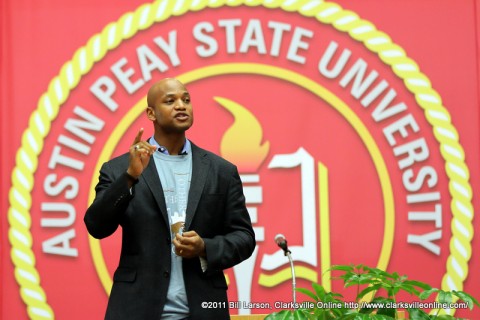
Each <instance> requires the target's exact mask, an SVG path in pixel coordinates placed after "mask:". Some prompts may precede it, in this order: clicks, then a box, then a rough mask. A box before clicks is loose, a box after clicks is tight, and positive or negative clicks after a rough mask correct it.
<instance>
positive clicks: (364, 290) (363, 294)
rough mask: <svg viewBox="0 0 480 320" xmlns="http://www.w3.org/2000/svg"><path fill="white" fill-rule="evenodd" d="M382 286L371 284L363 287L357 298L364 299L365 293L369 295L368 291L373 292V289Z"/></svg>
mask: <svg viewBox="0 0 480 320" xmlns="http://www.w3.org/2000/svg"><path fill="white" fill-rule="evenodd" d="M381 287H382V285H381V284H375V285H373V286H370V287H367V288H365V289H363V290H362V291H360V292H359V293H358V295H357V297H356V300H357V301H358V300H360V299H362V298H363V297H364V296H365V295H367V294H368V293H370V292H372V291H376V290H378V289H380V288H381Z"/></svg>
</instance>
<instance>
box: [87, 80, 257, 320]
mask: <svg viewBox="0 0 480 320" xmlns="http://www.w3.org/2000/svg"><path fill="white" fill-rule="evenodd" d="M147 104H148V107H147V109H146V114H147V117H148V119H149V120H150V121H152V123H153V128H154V134H153V136H152V137H151V138H149V139H148V140H147V141H142V139H141V138H142V134H143V129H140V130H139V132H138V134H137V135H136V137H135V139H134V141H133V144H132V145H131V146H130V150H129V152H128V153H126V154H124V155H122V156H120V157H117V158H115V159H113V160H111V161H109V162H107V163H105V164H104V165H103V166H102V168H101V170H100V177H99V182H98V184H97V186H96V188H95V190H96V197H95V200H94V201H93V203H92V204H91V206H90V207H89V208H88V210H87V212H86V214H85V218H84V221H85V224H86V226H87V229H88V232H89V233H90V234H91V235H92V236H93V237H95V238H98V239H101V238H105V237H108V236H109V235H111V234H112V233H114V232H115V230H116V229H117V228H118V226H119V225H120V226H121V227H122V231H123V233H122V250H121V255H120V262H119V266H118V268H117V270H116V271H115V274H114V276H113V287H112V291H111V294H110V298H109V302H108V307H107V312H106V316H105V318H106V319H115V320H119V319H128V320H132V319H139V320H149V319H209V320H210V319H215V320H216V319H228V318H229V312H228V302H227V293H226V290H227V285H226V281H225V277H224V275H223V270H224V269H226V268H230V267H232V266H234V265H235V264H238V263H240V262H241V261H243V260H245V259H247V258H248V257H249V256H250V255H251V254H252V252H253V250H254V247H255V236H254V233H253V229H252V225H251V221H250V217H249V215H248V212H247V209H246V207H245V197H244V195H243V189H242V184H241V181H240V177H239V174H238V171H237V168H236V167H235V166H234V165H233V164H231V163H229V162H227V161H226V160H224V159H222V158H220V157H219V156H216V155H215V154H213V153H211V152H208V151H206V150H203V149H201V148H199V147H197V146H196V145H195V144H193V143H192V142H190V141H189V140H188V139H186V135H185V132H186V131H187V130H188V129H189V128H190V127H191V126H192V124H193V110H192V105H191V101H190V94H189V92H188V91H187V89H186V88H185V86H184V85H183V84H182V83H181V82H179V81H178V80H176V79H171V78H169V79H164V80H161V81H159V82H157V83H156V84H154V85H153V86H152V87H151V88H150V90H149V92H148V95H147ZM205 306H206V307H207V308H205ZM210 307H213V308H210Z"/></svg>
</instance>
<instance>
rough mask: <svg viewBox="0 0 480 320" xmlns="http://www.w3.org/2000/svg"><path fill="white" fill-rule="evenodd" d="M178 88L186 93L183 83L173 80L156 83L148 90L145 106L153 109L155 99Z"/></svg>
mask: <svg viewBox="0 0 480 320" xmlns="http://www.w3.org/2000/svg"><path fill="white" fill-rule="evenodd" d="M179 86H181V87H183V89H184V90H185V91H187V89H186V88H185V86H184V85H183V83H181V82H180V81H178V80H177V79H175V78H165V79H162V80H160V81H158V82H156V83H155V84H154V85H152V86H151V87H150V89H149V90H148V94H147V105H148V106H149V107H150V108H153V107H154V106H155V103H156V102H157V99H159V98H160V97H162V96H164V95H165V94H167V93H168V92H169V90H171V89H172V88H178V87H179Z"/></svg>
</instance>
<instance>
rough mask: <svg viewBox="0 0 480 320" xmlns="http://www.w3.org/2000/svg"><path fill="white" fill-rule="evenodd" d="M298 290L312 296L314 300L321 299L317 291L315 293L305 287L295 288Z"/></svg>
mask: <svg viewBox="0 0 480 320" xmlns="http://www.w3.org/2000/svg"><path fill="white" fill-rule="evenodd" d="M295 290H296V291H298V292H300V293H303V294H305V295H307V296H309V297H310V298H312V299H313V300H315V301H319V297H318V296H316V295H315V293H313V292H312V291H310V290H308V289H305V288H296V289H295Z"/></svg>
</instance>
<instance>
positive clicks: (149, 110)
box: [145, 107, 157, 121]
mask: <svg viewBox="0 0 480 320" xmlns="http://www.w3.org/2000/svg"><path fill="white" fill-rule="evenodd" d="M145 112H146V113H147V118H148V120H150V121H155V120H157V118H156V117H155V112H154V111H153V108H152V107H147V109H145Z"/></svg>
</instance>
